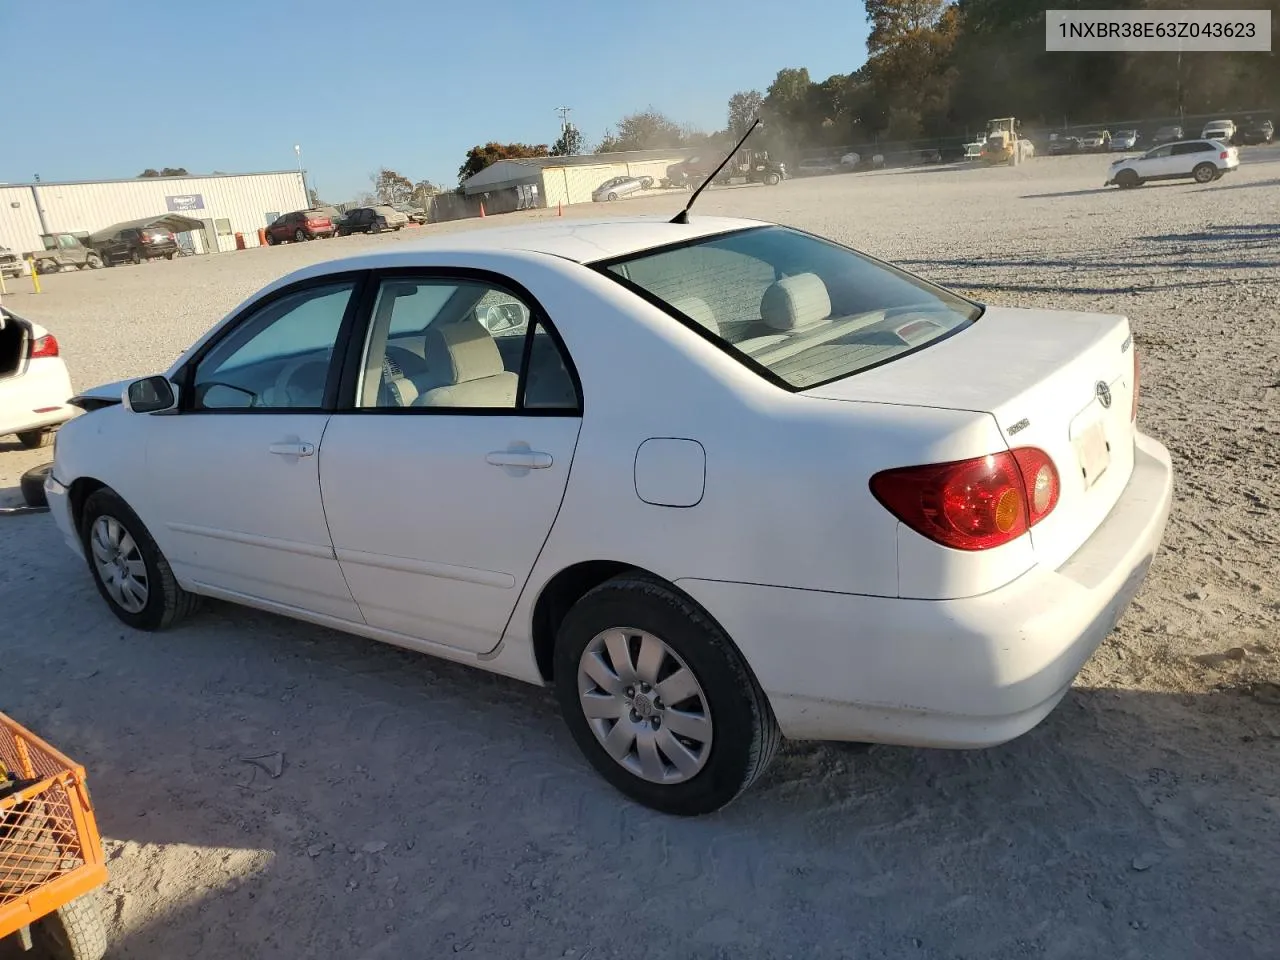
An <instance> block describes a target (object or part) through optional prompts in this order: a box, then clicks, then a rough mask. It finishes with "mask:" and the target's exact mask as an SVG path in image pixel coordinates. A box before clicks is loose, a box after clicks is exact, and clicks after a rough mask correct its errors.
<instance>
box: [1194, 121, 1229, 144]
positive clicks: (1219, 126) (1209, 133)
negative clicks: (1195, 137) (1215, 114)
mask: <svg viewBox="0 0 1280 960" xmlns="http://www.w3.org/2000/svg"><path fill="white" fill-rule="evenodd" d="M1200 139H1202V140H1218V141H1220V142H1222V143H1234V142H1235V139H1236V125H1235V121H1233V120H1211V121H1209V122H1208V123H1206V124H1205V125H1204V129H1203V130H1201V131H1200Z"/></svg>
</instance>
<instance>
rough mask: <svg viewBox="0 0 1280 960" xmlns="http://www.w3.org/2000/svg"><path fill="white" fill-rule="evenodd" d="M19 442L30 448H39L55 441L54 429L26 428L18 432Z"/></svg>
mask: <svg viewBox="0 0 1280 960" xmlns="http://www.w3.org/2000/svg"><path fill="white" fill-rule="evenodd" d="M18 442H19V443H20V444H22V445H23V446H24V447H26V448H27V449H28V450H39V449H40V448H41V447H47V446H49V444H51V443H53V431H52V430H25V431H23V432H22V433H20V434H18Z"/></svg>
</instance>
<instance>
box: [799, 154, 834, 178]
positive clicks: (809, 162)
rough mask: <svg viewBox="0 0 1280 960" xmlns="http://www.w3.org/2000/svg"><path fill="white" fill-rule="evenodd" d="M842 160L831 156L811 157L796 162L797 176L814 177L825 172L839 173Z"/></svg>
mask: <svg viewBox="0 0 1280 960" xmlns="http://www.w3.org/2000/svg"><path fill="white" fill-rule="evenodd" d="M841 169H842V168H841V166H840V161H838V160H832V159H830V158H829V157H809V158H808V159H805V160H801V161H800V162H799V163H797V164H796V176H797V177H812V176H817V175H821V174H825V173H839V172H840V171H841Z"/></svg>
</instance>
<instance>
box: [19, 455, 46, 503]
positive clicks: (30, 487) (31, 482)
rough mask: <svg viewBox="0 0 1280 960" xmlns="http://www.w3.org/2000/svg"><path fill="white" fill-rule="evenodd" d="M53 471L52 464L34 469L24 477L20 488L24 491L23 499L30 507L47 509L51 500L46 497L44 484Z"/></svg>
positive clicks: (20, 482)
mask: <svg viewBox="0 0 1280 960" xmlns="http://www.w3.org/2000/svg"><path fill="white" fill-rule="evenodd" d="M52 470H53V464H52V463H45V464H41V465H40V466H38V467H32V468H31V469H30V470H28V471H27V472H26V473H24V474H23V475H22V479H21V480H19V481H18V486H19V487H20V488H21V489H22V499H23V501H24V502H25V503H26V505H27V506H28V507H47V506H48V505H49V499H48V498H47V497H46V496H45V495H44V482H45V480H46V479H47V478H48V476H49V473H50V472H51V471H52Z"/></svg>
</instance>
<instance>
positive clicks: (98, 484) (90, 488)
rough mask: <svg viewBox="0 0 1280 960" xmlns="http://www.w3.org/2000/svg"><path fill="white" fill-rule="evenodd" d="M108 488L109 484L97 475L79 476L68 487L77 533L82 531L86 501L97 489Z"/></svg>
mask: <svg viewBox="0 0 1280 960" xmlns="http://www.w3.org/2000/svg"><path fill="white" fill-rule="evenodd" d="M106 488H107V485H106V484H105V483H103V482H102V481H101V480H99V479H98V478H97V477H78V478H77V479H75V480H74V481H72V483H71V486H70V487H69V488H68V489H69V490H70V493H69V494H68V499H69V500H70V503H71V522H72V523H73V524H74V525H75V529H76V532H77V533H79V532H80V529H81V526H82V521H83V519H84V505H85V501H87V500H88V499H89V497H90V496H92V495H93V494H94V493H96V492H97V491H99V490H103V489H106Z"/></svg>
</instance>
